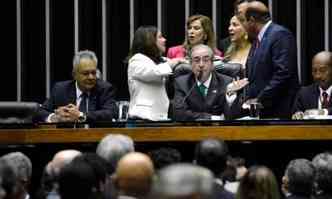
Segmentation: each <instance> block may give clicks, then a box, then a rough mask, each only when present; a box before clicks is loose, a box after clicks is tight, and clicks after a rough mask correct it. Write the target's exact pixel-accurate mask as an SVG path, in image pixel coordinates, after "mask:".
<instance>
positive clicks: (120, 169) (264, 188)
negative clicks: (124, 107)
mask: <svg viewBox="0 0 332 199" xmlns="http://www.w3.org/2000/svg"><path fill="white" fill-rule="evenodd" d="M192 153H193V159H192V161H183V160H182V154H181V153H180V152H179V151H178V150H177V149H175V148H170V147H164V148H158V149H154V150H151V151H150V152H148V153H142V152H138V151H135V145H134V141H133V140H132V139H131V138H130V137H128V136H125V135H121V134H109V135H107V136H106V137H104V138H103V139H102V140H101V141H100V142H99V143H98V145H97V147H96V150H95V152H81V151H78V150H75V149H63V150H60V151H58V152H56V153H55V154H54V156H53V157H52V158H50V161H49V162H48V163H47V164H46V165H45V167H44V171H43V175H42V177H41V179H40V181H39V182H40V184H39V185H38V184H37V185H35V184H34V187H37V188H38V189H37V191H35V192H32V191H31V190H30V188H31V183H32V182H38V180H37V181H36V180H34V181H32V179H31V178H32V172H38V171H35V170H33V163H32V162H31V160H30V158H29V157H28V156H26V155H25V154H23V153H21V152H10V153H8V154H5V155H3V156H1V157H0V199H29V198H36V199H72V198H80V199H84V198H86V199H152V198H162V199H169V198H172V199H185V198H186V199H197V198H201V199H235V198H237V199H261V198H263V199H280V198H287V199H298V198H301V199H306V198H307V199H309V198H313V199H331V198H332V153H331V152H323V153H319V154H317V155H315V156H314V157H313V158H312V160H308V159H303V158H299V159H293V160H291V161H290V162H289V163H288V165H283V167H284V168H285V170H284V175H283V176H282V179H277V177H276V176H275V174H274V171H273V170H272V169H270V168H268V167H267V166H264V165H255V164H254V165H246V162H245V160H244V159H243V158H241V157H232V156H231V154H232V153H231V151H229V147H228V144H227V143H226V142H225V141H223V140H218V139H213V138H208V139H205V140H202V141H200V142H198V143H197V144H196V147H195V150H194V151H192Z"/></svg>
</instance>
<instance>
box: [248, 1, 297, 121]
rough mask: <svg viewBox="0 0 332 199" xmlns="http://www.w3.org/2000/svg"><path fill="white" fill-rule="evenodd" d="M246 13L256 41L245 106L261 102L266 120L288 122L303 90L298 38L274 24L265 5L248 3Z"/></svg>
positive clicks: (250, 57) (252, 39) (249, 60)
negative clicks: (300, 89)
mask: <svg viewBox="0 0 332 199" xmlns="http://www.w3.org/2000/svg"><path fill="white" fill-rule="evenodd" d="M242 12H243V15H244V16H245V18H246V22H245V23H244V27H245V29H246V31H247V33H248V38H249V40H251V41H252V42H253V45H252V47H251V50H250V53H249V56H248V59H247V66H246V74H247V76H248V79H249V82H250V83H249V86H248V88H247V92H246V95H247V96H246V98H247V100H248V101H246V103H245V104H250V103H252V102H255V103H256V102H259V103H261V104H262V105H263V107H264V108H263V110H262V111H261V115H260V116H261V117H262V118H282V119H288V118H290V117H291V108H292V105H293V102H294V98H295V96H296V92H297V90H298V87H299V83H298V77H297V51H296V41H295V38H294V36H293V34H292V33H291V32H290V31H289V30H288V29H286V28H285V27H282V26H280V25H278V24H275V23H273V22H272V20H271V17H270V13H269V10H268V8H267V7H266V6H265V5H264V4H263V3H262V2H259V1H252V2H248V3H247V6H246V7H245V8H244V10H243V11H242ZM244 107H246V106H244ZM247 107H248V106H247Z"/></svg>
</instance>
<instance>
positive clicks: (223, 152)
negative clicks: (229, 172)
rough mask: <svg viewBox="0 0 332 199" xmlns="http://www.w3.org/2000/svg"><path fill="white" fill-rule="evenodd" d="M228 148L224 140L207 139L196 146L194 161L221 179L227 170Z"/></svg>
mask: <svg viewBox="0 0 332 199" xmlns="http://www.w3.org/2000/svg"><path fill="white" fill-rule="evenodd" d="M227 157H228V146H227V144H226V142H224V141H223V140H217V139H206V140H203V141H201V142H199V143H198V144H197V145H196V149H195V157H194V161H195V163H196V164H197V165H200V166H203V167H206V168H208V169H210V170H211V171H212V172H213V174H214V175H215V176H216V177H219V176H220V175H221V173H222V172H223V171H224V170H225V168H226V162H227Z"/></svg>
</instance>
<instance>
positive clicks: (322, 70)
mask: <svg viewBox="0 0 332 199" xmlns="http://www.w3.org/2000/svg"><path fill="white" fill-rule="evenodd" d="M312 77H313V80H314V83H313V84H311V85H309V86H306V87H303V88H301V89H300V91H299V92H298V94H297V97H296V100H295V103H294V107H293V113H294V114H293V119H302V118H303V116H304V112H305V111H306V110H308V109H318V110H319V111H317V112H318V113H320V114H322V115H332V102H331V101H332V100H331V92H332V52H328V51H322V52H319V53H317V54H316V55H315V56H314V58H313V59H312ZM323 93H326V97H324V95H325V94H323Z"/></svg>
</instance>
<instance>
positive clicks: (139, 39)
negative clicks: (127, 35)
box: [129, 26, 166, 62]
mask: <svg viewBox="0 0 332 199" xmlns="http://www.w3.org/2000/svg"><path fill="white" fill-rule="evenodd" d="M165 51H166V39H165V37H164V36H163V35H162V33H161V32H160V31H159V30H158V28H157V27H155V26H141V27H139V28H138V29H137V30H136V32H135V34H134V39H133V41H132V44H131V49H130V52H129V57H132V56H133V55H135V54H136V53H142V54H144V55H146V56H148V57H150V58H151V59H152V60H153V61H155V62H159V61H160V57H161V55H162V54H163V53H165Z"/></svg>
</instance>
